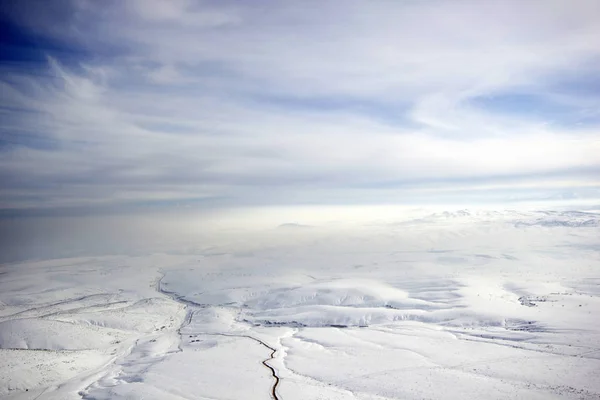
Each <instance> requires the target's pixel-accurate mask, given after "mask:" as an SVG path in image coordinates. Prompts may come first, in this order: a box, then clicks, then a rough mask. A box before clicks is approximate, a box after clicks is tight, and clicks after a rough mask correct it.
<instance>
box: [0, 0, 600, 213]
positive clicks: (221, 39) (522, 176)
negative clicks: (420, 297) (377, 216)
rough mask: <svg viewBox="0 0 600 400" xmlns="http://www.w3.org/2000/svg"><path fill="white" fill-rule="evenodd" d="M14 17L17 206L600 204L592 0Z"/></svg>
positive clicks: (23, 9)
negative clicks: (484, 200)
mask: <svg viewBox="0 0 600 400" xmlns="http://www.w3.org/2000/svg"><path fill="white" fill-rule="evenodd" d="M3 7H4V9H3V12H2V18H3V20H4V22H5V23H6V24H7V25H6V26H9V27H10V28H7V32H8V34H7V35H5V36H6V39H5V40H4V43H3V45H2V46H3V48H4V50H5V51H4V54H6V56H5V57H3V60H2V65H1V67H0V68H1V69H2V79H1V83H0V84H1V85H2V94H1V97H0V102H1V103H0V104H1V107H2V108H1V110H2V115H3V124H2V127H1V132H2V139H1V140H0V145H1V147H0V151H1V155H0V178H1V179H2V182H3V185H2V189H1V202H0V208H2V209H4V210H19V209H21V210H22V209H28V210H32V209H33V210H36V209H47V208H74V207H92V208H95V207H98V208H101V207H109V206H110V207H118V206H120V205H129V206H131V205H135V204H141V203H149V202H150V203H152V202H156V203H157V204H163V205H170V204H175V203H182V202H184V203H185V202H198V201H207V202H210V201H213V202H217V203H222V204H236V205H239V204H245V203H252V204H293V203H297V202H301V203H316V204H319V203H330V202H333V203H352V204H355V203H361V202H369V203H372V202H383V203H389V202H397V201H410V199H411V198H412V199H414V200H415V201H417V199H418V201H422V200H423V199H430V200H431V199H434V198H438V197H439V198H442V197H443V196H445V194H448V193H454V195H455V196H456V197H457V198H463V199H464V198H467V197H468V196H469V195H470V194H474V197H473V198H476V199H480V194H481V192H482V191H484V190H488V189H489V188H494V189H493V190H491V191H489V193H490V196H491V197H492V198H493V199H494V200H500V201H501V200H504V199H514V198H519V196H518V193H519V192H522V193H525V195H524V196H525V197H527V198H529V197H532V196H533V197H535V196H538V197H540V196H541V197H544V196H548V195H549V194H550V195H552V196H554V195H556V196H563V197H564V196H565V193H566V194H567V196H569V197H578V196H580V197H585V196H588V197H590V196H591V197H596V198H597V197H598V195H599V193H600V192H599V188H600V182H598V179H597V176H598V175H599V174H598V172H599V171H600V157H598V154H600V135H599V133H598V128H599V127H600V94H599V93H600V92H599V91H598V90H597V89H600V88H599V87H598V86H597V85H598V83H597V82H598V78H599V76H598V72H597V65H598V64H597V63H598V61H599V60H600V41H598V40H597V38H598V37H600V18H599V17H598V16H599V15H600V4H599V3H598V2H596V1H580V2H577V3H576V4H573V3H572V2H567V1H533V0H532V1H525V2H523V1H504V2H493V1H490V2H480V1H458V2H447V1H426V2H392V1H372V2H363V1H328V2H313V1H307V2H285V3H281V2H274V1H260V2H252V4H250V3H249V2H242V1H226V2H217V1H185V0H178V1H167V0H164V1H163V0H144V1H141V0H136V1H133V0H131V1H123V2H118V1H110V2H97V1H91V0H90V1H86V0H78V1H75V0H73V1H58V2H42V1H25V2H16V1H15V2H6V3H5V5H3ZM594 85H595V86H594ZM594 87H595V89H594ZM536 188H538V189H539V190H538V191H535V189H536ZM532 190H533V191H534V192H535V193H532ZM516 193H517V195H516Z"/></svg>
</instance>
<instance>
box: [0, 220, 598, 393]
mask: <svg viewBox="0 0 600 400" xmlns="http://www.w3.org/2000/svg"><path fill="white" fill-rule="evenodd" d="M282 222H285V221H282ZM224 237H228V238H229V239H223V238H224ZM203 240H204V242H203V243H196V247H193V248H190V247H186V249H187V250H186V251H182V250H177V251H172V252H170V253H165V254H151V255H118V256H101V257H79V258H62V259H51V260H42V261H28V262H20V263H12V264H6V265H3V266H2V267H0V268H1V269H0V397H2V398H7V399H77V398H84V399H118V398H123V399H142V398H143V399H165V400H169V399H211V400H217V399H218V400H221V399H223V400H224V399H268V398H272V397H273V396H276V397H277V398H278V399H286V400H299V399H302V400H310V399H363V400H366V399H373V400H374V399H473V398H482V399H553V398H556V399H598V398H600V379H598V376H600V318H599V317H598V316H599V314H600V213H598V212H597V211H586V212H576V211H527V212H525V211H519V212H518V211H476V212H473V211H465V210H462V211H454V212H441V213H434V214H423V215H410V216H408V215H407V216H406V217H404V218H403V217H395V218H390V219H387V220H386V219H380V220H377V221H371V222H368V223H367V222H364V221H363V222H360V223H358V222H357V223H338V222H328V223H322V224H313V225H310V226H307V225H302V224H296V223H282V224H281V225H278V226H277V225H274V226H273V227H272V228H270V229H262V230H260V231H248V230H246V231H238V232H235V233H231V234H230V236H227V235H223V234H221V235H220V236H219V240H218V241H217V240H215V241H214V242H211V241H210V239H207V238H203ZM186 246H187V244H186Z"/></svg>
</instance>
